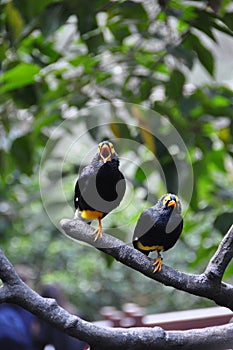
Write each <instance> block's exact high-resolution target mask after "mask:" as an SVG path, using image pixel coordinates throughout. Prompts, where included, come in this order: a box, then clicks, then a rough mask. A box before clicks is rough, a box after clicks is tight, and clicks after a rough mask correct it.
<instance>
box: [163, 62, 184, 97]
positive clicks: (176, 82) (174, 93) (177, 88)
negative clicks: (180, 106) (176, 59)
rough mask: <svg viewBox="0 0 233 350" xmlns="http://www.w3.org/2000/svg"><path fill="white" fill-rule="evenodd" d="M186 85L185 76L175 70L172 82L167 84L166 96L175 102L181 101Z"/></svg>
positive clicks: (171, 78) (172, 74)
mask: <svg viewBox="0 0 233 350" xmlns="http://www.w3.org/2000/svg"><path fill="white" fill-rule="evenodd" d="M184 83H185V77H184V74H183V73H181V72H180V71H179V70H178V69H174V70H173V72H172V73H171V76H170V80H169V81H168V83H167V84H166V95H167V96H169V97H170V98H172V99H173V100H177V99H179V98H180V97H181V96H182V92H183V86H184Z"/></svg>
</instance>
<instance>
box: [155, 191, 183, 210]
mask: <svg viewBox="0 0 233 350" xmlns="http://www.w3.org/2000/svg"><path fill="white" fill-rule="evenodd" d="M159 206H160V207H162V209H163V210H169V211H172V210H173V209H176V211H177V212H178V213H181V202H180V200H179V198H178V197H177V196H176V195H175V194H172V193H167V194H165V195H164V196H162V197H161V198H160V200H159Z"/></svg>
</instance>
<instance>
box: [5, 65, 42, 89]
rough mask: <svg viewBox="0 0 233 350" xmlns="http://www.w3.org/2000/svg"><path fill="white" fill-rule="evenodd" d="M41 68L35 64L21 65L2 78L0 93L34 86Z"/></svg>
mask: <svg viewBox="0 0 233 350" xmlns="http://www.w3.org/2000/svg"><path fill="white" fill-rule="evenodd" d="M39 71H40V68H39V67H38V66H37V65H36V64H33V63H20V64H18V65H17V66H16V67H14V68H12V69H11V70H9V71H7V72H6V73H4V74H3V75H2V76H1V77H0V84H1V83H2V84H1V86H0V93H3V92H6V91H10V90H14V89H19V88H21V87H23V86H26V85H29V84H32V83H33V82H34V81H35V75H36V74H38V73H39Z"/></svg>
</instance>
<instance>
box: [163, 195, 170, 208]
mask: <svg viewBox="0 0 233 350" xmlns="http://www.w3.org/2000/svg"><path fill="white" fill-rule="evenodd" d="M170 200H171V196H170V195H168V196H166V197H164V199H163V203H162V204H163V206H166V204H167V203H168V202H169V201H170Z"/></svg>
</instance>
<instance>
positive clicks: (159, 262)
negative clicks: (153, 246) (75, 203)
mask: <svg viewBox="0 0 233 350" xmlns="http://www.w3.org/2000/svg"><path fill="white" fill-rule="evenodd" d="M162 264H163V258H162V257H161V256H158V258H157V259H155V262H154V263H153V264H152V266H155V268H154V270H153V273H155V272H160V271H161V269H162Z"/></svg>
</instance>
